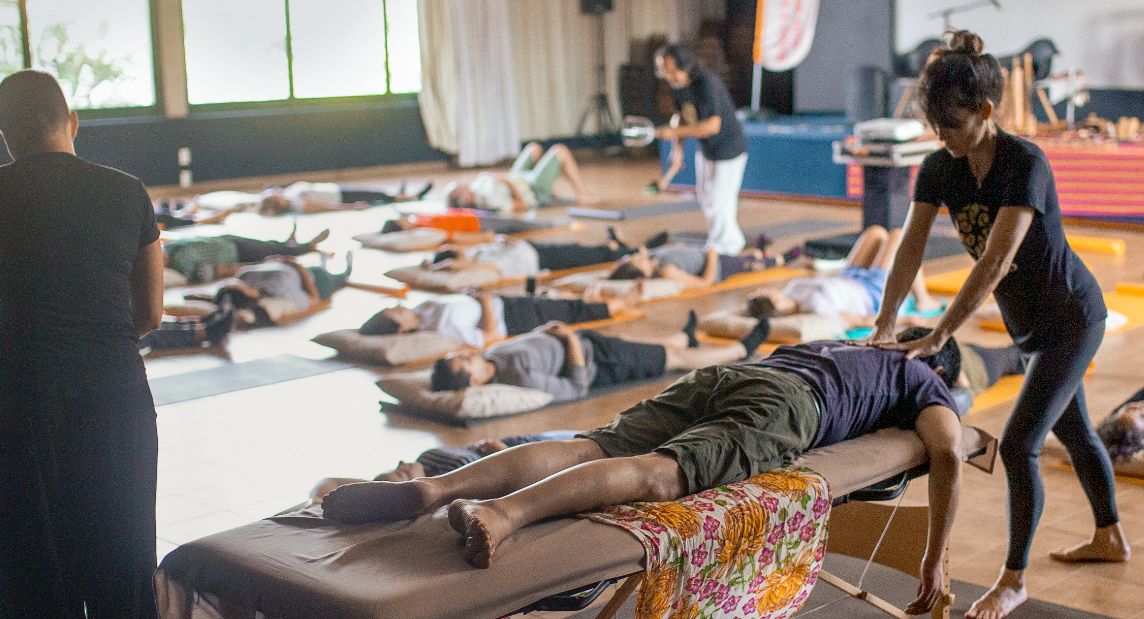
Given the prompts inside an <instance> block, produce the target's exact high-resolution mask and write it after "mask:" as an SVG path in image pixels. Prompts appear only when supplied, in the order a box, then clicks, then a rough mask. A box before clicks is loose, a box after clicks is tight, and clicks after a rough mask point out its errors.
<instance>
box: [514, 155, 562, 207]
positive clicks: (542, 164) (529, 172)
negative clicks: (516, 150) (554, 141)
mask: <svg viewBox="0 0 1144 619" xmlns="http://www.w3.org/2000/svg"><path fill="white" fill-rule="evenodd" d="M561 172H562V168H561V165H560V158H559V157H557V156H556V153H555V152H553V151H552V149H551V148H550V149H548V152H546V153H544V155H543V156H541V157H540V161H535V160H533V158H532V154H531V153H530V152H529V151H528V149H525V150H522V151H521V152H520V155H518V156H517V158H516V161H514V162H513V163H512V168H511V169H510V170H509V174H512V175H514V176H518V177H520V178H522V179H524V180H525V181H526V182H527V183H528V186H529V187H531V188H532V193H534V194H536V202H537V203H538V204H544V203H545V202H548V200H549V198H551V197H552V186H553V185H555V184H556V179H558V178H560V174H561Z"/></svg>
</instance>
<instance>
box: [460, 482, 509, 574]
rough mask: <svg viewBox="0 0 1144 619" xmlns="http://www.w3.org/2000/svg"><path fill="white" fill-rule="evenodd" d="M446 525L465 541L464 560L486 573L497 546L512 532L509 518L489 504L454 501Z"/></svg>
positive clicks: (465, 500) (486, 502) (463, 500)
mask: <svg viewBox="0 0 1144 619" xmlns="http://www.w3.org/2000/svg"><path fill="white" fill-rule="evenodd" d="M449 524H450V525H451V526H452V527H453V530H454V531H456V532H457V533H460V534H461V537H462V538H464V540H465V552H464V556H465V560H466V561H468V562H469V565H472V566H473V567H479V568H482V569H488V567H489V566H490V565H491V564H492V560H493V553H494V552H496V549H497V546H499V545H500V543H501V542H502V541H504V538H506V537H508V535H509V534H510V533H512V531H513V529H512V525H511V523H510V522H509V520H508V518H507V517H506V516H505V515H504V514H503V513H502V512H501V511H500V510H498V509H496V508H495V507H493V506H492V505H491V504H490V502H489V501H470V500H467V499H457V500H456V501H453V502H452V503H450V504H449Z"/></svg>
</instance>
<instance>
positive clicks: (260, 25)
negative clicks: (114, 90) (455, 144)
mask: <svg viewBox="0 0 1144 619" xmlns="http://www.w3.org/2000/svg"><path fill="white" fill-rule="evenodd" d="M183 28H184V39H185V48H186V58H187V99H188V101H189V102H190V103H191V104H192V105H202V104H211V103H252V102H263V101H288V100H304V99H328V98H335V97H362V96H380V95H387V94H403V93H415V92H418V91H419V90H420V89H421V50H420V43H419V41H418V36H417V34H418V26H417V0H337V3H336V8H332V6H331V4H330V2H329V0H242V1H241V2H236V0H184V2H183Z"/></svg>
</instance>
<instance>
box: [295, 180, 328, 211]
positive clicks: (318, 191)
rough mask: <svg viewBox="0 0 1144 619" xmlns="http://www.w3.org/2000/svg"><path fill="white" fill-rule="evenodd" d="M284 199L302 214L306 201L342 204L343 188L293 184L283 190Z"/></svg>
mask: <svg viewBox="0 0 1144 619" xmlns="http://www.w3.org/2000/svg"><path fill="white" fill-rule="evenodd" d="M282 197H284V198H286V199H287V200H289V201H290V204H291V205H292V206H293V207H294V210H295V211H298V212H301V211H302V205H303V204H304V203H305V202H306V201H310V202H317V203H318V204H325V205H326V206H337V205H339V204H341V203H342V188H341V187H339V186H338V184H337V183H307V182H305V181H301V182H297V183H293V184H291V185H289V186H287V187H286V188H284V189H283V190H282Z"/></svg>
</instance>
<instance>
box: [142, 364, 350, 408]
mask: <svg viewBox="0 0 1144 619" xmlns="http://www.w3.org/2000/svg"><path fill="white" fill-rule="evenodd" d="M351 367H354V366H352V365H350V364H348V363H342V362H341V361H332V360H328V359H306V358H304V357H296V356H294V355H277V356H274V357H266V358H265V359H255V360H254V361H247V362H245V363H230V364H227V365H222V366H219V367H215V368H210V369H209V370H197V371H194V372H186V373H185V374H176V375H174V376H164V377H162V378H156V379H153V380H151V381H149V382H150V384H151V395H152V396H153V397H154V399H155V406H163V405H164V404H174V403H175V402H186V401H187V400H197V399H199V398H205V397H208V396H212V395H219V394H222V393H230V392H232V391H241V390H243V389H250V388H253V387H263V386H265V385H273V384H275V383H281V382H285V381H288V380H295V379H298V378H306V377H309V376H317V375H319V374H326V373H328V372H336V371H338V370H344V369H346V368H351Z"/></svg>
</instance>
